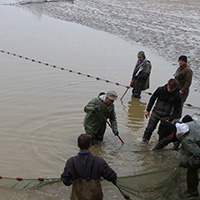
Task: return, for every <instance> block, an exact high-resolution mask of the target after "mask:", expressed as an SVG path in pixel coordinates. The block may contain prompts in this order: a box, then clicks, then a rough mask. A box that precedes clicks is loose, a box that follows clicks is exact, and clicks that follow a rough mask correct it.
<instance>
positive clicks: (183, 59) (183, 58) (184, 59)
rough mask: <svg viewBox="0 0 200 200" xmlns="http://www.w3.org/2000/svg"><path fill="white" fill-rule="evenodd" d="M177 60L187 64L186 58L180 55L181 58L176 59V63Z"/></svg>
mask: <svg viewBox="0 0 200 200" xmlns="http://www.w3.org/2000/svg"><path fill="white" fill-rule="evenodd" d="M179 60H182V61H185V62H187V56H184V55H181V56H180V57H179V58H178V61H179Z"/></svg>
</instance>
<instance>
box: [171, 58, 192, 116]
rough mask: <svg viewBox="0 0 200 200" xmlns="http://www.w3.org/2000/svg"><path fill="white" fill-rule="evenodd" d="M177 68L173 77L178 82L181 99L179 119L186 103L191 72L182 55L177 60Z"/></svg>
mask: <svg viewBox="0 0 200 200" xmlns="http://www.w3.org/2000/svg"><path fill="white" fill-rule="evenodd" d="M178 62H179V68H178V69H177V70H176V72H175V74H174V77H175V79H176V80H177V81H178V87H179V90H180V91H179V93H180V96H181V99H182V106H181V110H180V113H179V118H180V117H181V115H182V109H183V104H184V102H185V101H186V99H187V97H188V94H189V87H190V85H191V82H192V74H193V72H192V70H191V68H190V67H189V66H188V65H187V57H186V56H184V55H182V56H180V57H179V59H178Z"/></svg>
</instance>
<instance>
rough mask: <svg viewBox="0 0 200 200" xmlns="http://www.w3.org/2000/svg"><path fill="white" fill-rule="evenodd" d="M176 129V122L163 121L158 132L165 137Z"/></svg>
mask: <svg viewBox="0 0 200 200" xmlns="http://www.w3.org/2000/svg"><path fill="white" fill-rule="evenodd" d="M175 130H176V127H175V125H174V124H172V123H170V122H167V121H164V120H163V121H161V123H160V125H159V128H158V134H159V135H160V137H161V138H165V137H167V136H168V135H170V134H171V133H173V132H174V131H175Z"/></svg>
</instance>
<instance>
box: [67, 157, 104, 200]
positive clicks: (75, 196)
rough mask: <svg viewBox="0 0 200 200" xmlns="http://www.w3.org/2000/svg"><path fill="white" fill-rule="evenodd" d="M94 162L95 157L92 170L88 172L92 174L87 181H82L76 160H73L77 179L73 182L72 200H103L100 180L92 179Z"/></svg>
mask: <svg viewBox="0 0 200 200" xmlns="http://www.w3.org/2000/svg"><path fill="white" fill-rule="evenodd" d="M94 160H95V156H94V157H93V158H92V164H91V166H90V169H89V170H88V171H89V172H90V173H89V174H88V176H87V178H86V179H82V178H81V176H80V174H79V172H78V170H77V169H76V167H75V162H76V161H75V158H73V160H72V163H73V169H74V170H75V174H76V177H77V179H76V180H73V181H72V192H71V196H70V199H71V200H94V199H95V200H102V199H103V193H102V189H101V184H100V180H93V179H91V175H92V172H93V168H94Z"/></svg>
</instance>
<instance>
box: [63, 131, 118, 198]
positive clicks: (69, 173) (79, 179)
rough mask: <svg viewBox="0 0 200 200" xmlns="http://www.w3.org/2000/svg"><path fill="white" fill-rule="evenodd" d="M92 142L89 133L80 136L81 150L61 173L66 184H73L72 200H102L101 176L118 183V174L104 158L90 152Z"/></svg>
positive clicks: (79, 144) (79, 145)
mask: <svg viewBox="0 0 200 200" xmlns="http://www.w3.org/2000/svg"><path fill="white" fill-rule="evenodd" d="M91 142H92V140H91V137H90V136H89V135H88V134H81V135H80V136H79V137H78V147H79V148H80V152H79V153H78V155H77V156H74V157H71V158H70V159H69V160H68V161H67V163H66V166H65V168H64V172H63V173H62V175H61V180H62V181H63V183H64V184H65V185H66V186H70V185H71V184H72V192H71V196H70V200H102V199H103V193H102V189H101V184H100V178H101V176H102V177H103V178H105V179H106V180H107V181H111V182H113V184H116V180H117V174H116V173H115V172H114V171H113V170H112V169H111V168H110V167H109V165H108V164H107V163H106V162H105V160H104V159H102V158H100V157H98V156H94V155H93V154H92V153H91V152H90V147H91V146H92V143H91Z"/></svg>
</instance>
